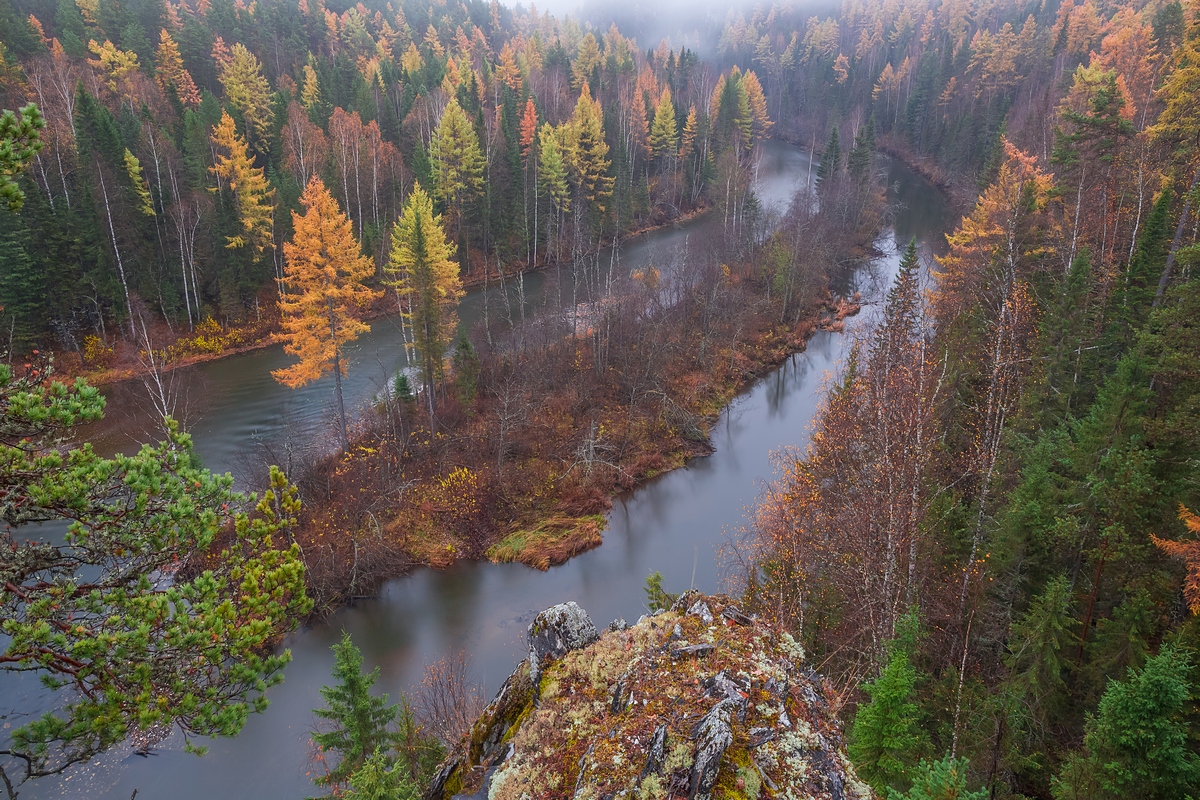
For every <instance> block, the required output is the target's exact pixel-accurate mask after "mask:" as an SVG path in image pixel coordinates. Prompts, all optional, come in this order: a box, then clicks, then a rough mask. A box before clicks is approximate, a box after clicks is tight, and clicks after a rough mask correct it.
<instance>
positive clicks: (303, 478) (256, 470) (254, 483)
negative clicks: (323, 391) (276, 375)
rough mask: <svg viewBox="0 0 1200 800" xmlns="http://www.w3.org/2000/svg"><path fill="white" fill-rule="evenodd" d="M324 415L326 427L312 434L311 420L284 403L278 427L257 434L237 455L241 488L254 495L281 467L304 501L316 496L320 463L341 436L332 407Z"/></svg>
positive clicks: (236, 469) (235, 462)
mask: <svg viewBox="0 0 1200 800" xmlns="http://www.w3.org/2000/svg"><path fill="white" fill-rule="evenodd" d="M326 405H327V406H328V408H326V409H325V411H326V413H324V414H322V415H321V421H322V422H323V423H324V424H322V425H320V426H319V428H318V431H314V430H313V426H312V424H311V420H306V419H305V418H304V417H302V416H301V415H300V414H298V413H296V407H295V404H294V403H291V402H286V403H283V404H282V405H281V407H280V409H279V416H278V417H277V418H276V422H277V424H276V425H274V426H273V427H271V428H268V429H266V430H261V431H260V430H256V431H254V433H252V434H251V435H250V438H249V441H248V442H247V443H246V444H245V445H243V446H242V447H239V448H238V449H237V450H236V451H234V454H233V457H232V459H231V461H232V463H233V474H234V477H235V478H236V479H237V482H238V484H239V486H240V487H244V488H246V489H249V490H252V491H259V490H262V489H265V488H266V486H267V479H268V477H269V476H270V470H271V467H272V466H275V467H279V468H280V469H281V470H283V472H284V474H285V475H287V476H288V480H290V481H291V482H292V483H294V484H296V485H297V486H298V487H300V493H301V498H303V497H304V496H308V497H312V496H313V495H314V493H313V491H312V489H313V487H312V486H311V485H310V483H311V480H312V476H313V471H314V468H315V467H316V464H317V462H318V461H319V460H320V459H321V458H322V457H323V456H325V455H326V454H328V453H330V452H332V450H333V449H336V446H337V442H338V440H339V438H340V436H341V433H340V429H339V428H338V423H337V419H338V418H337V414H336V411H335V409H334V407H333V403H332V401H331V402H328V403H327V404H326Z"/></svg>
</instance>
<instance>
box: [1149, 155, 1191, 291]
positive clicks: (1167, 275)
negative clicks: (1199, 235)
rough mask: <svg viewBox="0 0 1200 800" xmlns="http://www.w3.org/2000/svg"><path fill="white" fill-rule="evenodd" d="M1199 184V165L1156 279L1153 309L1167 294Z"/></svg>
mask: <svg viewBox="0 0 1200 800" xmlns="http://www.w3.org/2000/svg"><path fill="white" fill-rule="evenodd" d="M1197 184H1200V163H1197V164H1196V172H1195V173H1194V174H1193V175H1192V185H1191V186H1189V187H1188V190H1187V194H1185V195H1184V196H1183V213H1182V214H1180V216H1179V224H1178V225H1177V226H1175V238H1174V239H1173V240H1172V241H1171V251H1170V252H1169V253H1167V265H1166V266H1165V267H1163V271H1162V277H1160V278H1159V279H1158V291H1157V292H1155V293H1154V306H1153V307H1154V308H1158V307H1159V306H1160V305H1162V299H1163V295H1164V294H1166V292H1167V283H1169V282H1170V280H1171V269H1172V268H1173V267H1174V266H1175V253H1176V251H1178V250H1179V245H1180V243H1181V242H1182V241H1183V232H1184V230H1185V229H1186V228H1187V224H1188V217H1189V216H1190V214H1191V211H1192V194H1193V193H1194V192H1195V191H1196V185H1197Z"/></svg>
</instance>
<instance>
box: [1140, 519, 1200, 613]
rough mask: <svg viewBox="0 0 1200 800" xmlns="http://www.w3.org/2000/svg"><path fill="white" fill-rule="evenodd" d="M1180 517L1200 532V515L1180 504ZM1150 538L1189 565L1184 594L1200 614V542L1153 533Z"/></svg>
mask: <svg viewBox="0 0 1200 800" xmlns="http://www.w3.org/2000/svg"><path fill="white" fill-rule="evenodd" d="M1179 518H1180V519H1181V520H1183V524H1184V525H1187V529H1188V530H1189V531H1191V532H1192V533H1195V534H1200V517H1198V516H1196V515H1195V514H1193V513H1192V512H1191V511H1188V510H1187V508H1186V507H1185V506H1182V505H1181V506H1179ZM1150 540H1151V541H1152V542H1154V544H1155V545H1157V547H1158V549H1159V550H1162V551H1163V552H1164V553H1166V554H1167V555H1169V556H1173V557H1174V558H1181V559H1183V563H1184V564H1185V565H1186V566H1187V571H1188V574H1187V577H1186V578H1184V579H1183V596H1184V597H1185V598H1187V604H1188V608H1189V609H1191V612H1192V613H1193V614H1200V542H1197V541H1191V542H1175V541H1171V540H1170V539H1160V538H1158V537H1157V536H1155V535H1154V534H1153V533H1152V534H1150Z"/></svg>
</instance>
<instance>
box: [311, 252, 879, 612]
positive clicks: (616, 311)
mask: <svg viewBox="0 0 1200 800" xmlns="http://www.w3.org/2000/svg"><path fill="white" fill-rule="evenodd" d="M872 233H873V232H872ZM869 238H873V237H868V235H867V234H866V233H860V234H859V235H857V236H854V237H849V238H848V239H846V240H845V241H843V242H841V245H842V246H841V247H840V248H839V249H838V252H840V253H847V252H853V251H858V252H869V251H870V247H869V246H867V244H866V242H867V241H868V239H869ZM764 249H765V248H764ZM708 266H709V267H710V268H709V269H708V270H707V271H704V270H703V268H701V267H697V269H698V270H701V271H703V273H704V274H703V275H702V276H701V277H700V278H698V279H697V280H696V282H695V283H693V284H692V285H691V286H689V287H688V288H687V289H686V291H685V294H684V297H683V298H682V299H677V300H676V301H675V302H673V303H671V304H670V305H667V304H664V302H663V300H664V297H665V296H666V295H667V294H671V295H672V296H675V294H674V292H673V291H672V290H671V289H670V288H669V287H667V286H665V285H664V283H665V280H664V279H663V278H662V276H659V277H658V278H655V277H654V276H648V275H645V274H641V275H638V276H635V277H634V278H633V279H632V280H631V282H630V283H629V285H627V286H626V287H625V293H624V294H623V295H622V296H621V297H619V298H617V299H611V300H607V301H606V303H605V304H604V305H603V306H602V308H601V310H600V311H597V310H595V309H591V310H589V311H586V312H582V313H581V314H579V315H578V316H582V317H584V318H586V319H591V320H592V321H591V322H590V323H589V325H588V327H587V329H586V330H576V331H575V332H574V333H573V334H572V332H571V330H570V328H569V327H565V328H564V327H563V325H564V324H565V323H564V322H563V320H562V318H557V319H556V320H551V321H543V322H542V325H550V328H551V329H550V330H549V331H545V330H541V331H538V332H536V335H540V336H548V338H541V339H540V340H538V341H537V342H531V341H529V339H530V338H532V337H534V336H535V332H531V331H528V330H516V331H514V332H513V333H512V334H510V338H509V339H508V340H507V341H505V342H498V343H496V344H495V346H494V347H493V348H492V349H490V350H488V351H486V352H482V353H480V355H479V362H478V364H477V365H476V366H475V367H474V368H472V369H473V373H472V374H473V377H472V378H471V379H470V381H468V382H469V383H471V384H472V385H471V386H470V387H469V389H468V387H466V386H464V382H463V381H462V380H461V376H462V375H463V373H464V367H463V365H461V364H460V365H458V369H457V373H458V377H457V378H454V379H451V380H448V381H447V384H446V385H445V386H443V387H442V388H441V389H440V390H439V392H438V400H437V404H436V406H435V408H434V412H433V414H432V418H431V417H430V413H429V409H428V408H427V407H426V406H425V405H424V400H423V399H422V400H418V401H416V402H404V401H400V400H396V399H395V398H384V399H381V400H380V402H379V404H378V405H377V406H376V408H375V409H374V410H373V411H372V412H370V413H369V414H368V415H367V417H366V418H365V419H364V420H362V422H361V423H360V425H359V428H358V434H357V435H356V436H355V437H354V440H353V442H352V443H351V446H350V447H349V449H348V450H347V451H346V452H344V453H339V454H336V455H333V456H329V457H327V458H325V459H323V460H321V461H319V462H318V463H316V464H315V465H313V467H312V469H311V470H310V471H309V472H308V474H306V475H305V476H303V477H301V478H300V479H299V481H300V486H301V491H302V494H303V496H304V502H305V510H304V512H303V514H302V516H301V520H300V525H299V527H298V529H297V531H296V534H295V535H296V540H297V541H298V542H299V544H300V546H301V548H302V550H303V551H304V554H305V560H306V563H307V564H308V569H309V573H308V574H309V580H310V586H311V590H312V594H313V596H314V597H315V598H316V600H317V606H316V608H315V610H314V614H315V615H318V616H319V615H321V614H327V613H329V612H330V611H332V610H334V609H336V608H338V607H339V606H340V605H342V604H343V603H345V602H347V601H348V600H351V599H354V598H357V597H363V596H371V595H373V594H374V593H375V592H376V591H377V590H378V588H379V586H380V585H381V584H382V583H383V582H384V581H385V580H388V579H390V578H394V577H398V576H399V575H402V574H405V573H406V572H408V571H410V570H411V569H413V568H415V567H418V566H431V567H435V568H442V569H444V568H447V567H449V566H451V565H453V564H454V563H456V562H458V561H460V560H489V561H494V562H504V561H516V562H521V563H524V564H527V565H529V566H531V567H534V568H537V569H541V570H545V569H548V568H549V567H550V566H553V565H555V564H559V563H562V562H564V561H566V560H567V559H569V558H571V557H573V556H576V555H578V554H580V553H582V552H585V551H587V550H589V549H591V548H593V547H595V546H597V545H599V544H600V543H601V542H602V541H603V534H602V529H603V526H604V517H603V516H601V515H602V514H604V513H605V512H607V511H608V510H609V509H610V508H611V507H612V501H613V498H614V497H615V496H616V495H618V494H620V493H622V492H626V491H629V490H631V489H634V488H636V487H637V486H640V485H642V484H644V483H645V482H647V481H648V480H650V479H652V478H654V477H656V476H658V475H661V474H663V473H665V472H669V471H671V470H674V469H677V468H678V467H681V466H683V465H684V464H685V463H687V462H688V461H689V460H690V459H692V458H694V457H696V456H701V455H708V454H710V453H711V452H712V446H711V443H710V439H709V434H710V432H711V427H712V425H713V424H714V423H715V422H716V420H717V418H718V416H719V415H720V413H721V411H722V410H723V409H724V408H726V407H727V406H728V404H729V403H730V402H731V401H732V400H733V399H734V398H735V397H736V396H737V395H738V394H739V393H741V392H743V391H744V390H746V389H747V388H748V387H749V386H750V385H751V384H752V383H753V382H754V381H756V380H757V379H758V378H760V377H761V376H763V375H765V374H767V373H769V372H771V371H772V370H774V369H776V368H778V367H779V366H780V365H781V364H782V363H784V362H785V361H786V360H787V359H788V358H790V357H791V356H792V355H794V354H795V353H797V352H800V351H802V350H803V349H804V348H805V347H806V345H807V343H808V341H809V339H810V338H811V337H812V335H813V334H815V333H816V332H817V331H840V330H841V329H842V326H843V324H844V320H845V319H846V318H847V317H848V316H851V315H853V314H855V313H857V311H858V310H859V307H860V306H859V303H858V299H857V298H840V297H834V296H833V295H831V294H830V291H829V289H828V288H827V287H828V284H829V281H828V280H827V279H826V278H824V273H823V271H821V269H820V268H818V267H817V266H816V265H813V272H814V274H813V275H811V276H810V277H815V275H816V274H820V275H822V279H821V280H820V282H819V283H818V282H817V281H811V280H810V281H808V283H807V285H808V286H809V287H810V288H809V289H808V290H807V292H806V293H805V294H804V295H803V296H802V297H800V298H798V299H796V301H795V302H796V303H797V307H796V308H795V309H793V310H792V311H791V312H790V313H788V314H781V311H783V310H784V306H783V304H782V302H781V301H780V300H779V298H778V297H774V298H772V296H771V293H770V284H769V283H767V284H764V283H763V282H762V281H761V274H762V272H761V270H762V265H761V264H760V263H758V262H757V260H756V258H751V259H748V260H746V261H745V262H744V263H742V264H740V265H739V266H737V267H735V268H730V267H729V266H728V265H726V264H723V263H717V262H714V263H712V264H710V265H708ZM781 318H786V320H787V321H781ZM535 327H537V326H535Z"/></svg>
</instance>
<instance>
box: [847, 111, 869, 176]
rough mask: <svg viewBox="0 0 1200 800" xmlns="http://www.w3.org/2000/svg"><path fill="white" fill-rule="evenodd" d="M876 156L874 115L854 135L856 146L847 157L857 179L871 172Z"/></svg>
mask: <svg viewBox="0 0 1200 800" xmlns="http://www.w3.org/2000/svg"><path fill="white" fill-rule="evenodd" d="M874 156H875V117H874V115H872V116H871V117H869V118H868V119H867V124H865V125H863V126H862V127H861V128H859V130H858V135H857V136H855V137H854V147H853V148H852V149H851V150H850V155H849V156H847V158H846V168H847V170H848V171H849V172H850V174H851V175H853V176H854V177H855V179H856V180H862V179H864V178H865V177H867V176H868V174H869V173H870V170H871V163H872V161H873V160H874Z"/></svg>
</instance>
